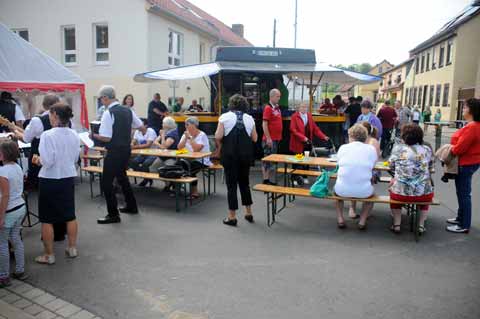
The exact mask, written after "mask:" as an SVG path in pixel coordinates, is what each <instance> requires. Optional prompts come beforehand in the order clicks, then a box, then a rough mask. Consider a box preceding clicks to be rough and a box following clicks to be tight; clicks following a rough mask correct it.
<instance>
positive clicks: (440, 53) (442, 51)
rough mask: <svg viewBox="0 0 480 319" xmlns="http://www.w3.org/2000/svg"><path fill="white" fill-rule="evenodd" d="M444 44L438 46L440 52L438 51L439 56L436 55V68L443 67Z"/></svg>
mask: <svg viewBox="0 0 480 319" xmlns="http://www.w3.org/2000/svg"><path fill="white" fill-rule="evenodd" d="M444 61H445V43H442V45H441V46H440V51H439V54H438V68H439V69H440V68H443V66H444V65H445V62H444Z"/></svg>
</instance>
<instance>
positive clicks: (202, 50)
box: [199, 43, 206, 63]
mask: <svg viewBox="0 0 480 319" xmlns="http://www.w3.org/2000/svg"><path fill="white" fill-rule="evenodd" d="M199 53H200V63H204V62H206V56H205V43H200V52H199Z"/></svg>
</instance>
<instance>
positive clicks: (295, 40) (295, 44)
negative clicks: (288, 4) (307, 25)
mask: <svg viewBox="0 0 480 319" xmlns="http://www.w3.org/2000/svg"><path fill="white" fill-rule="evenodd" d="M297 9H298V0H295V24H294V27H295V39H294V41H293V47H294V48H296V47H297V12H298V11H297Z"/></svg>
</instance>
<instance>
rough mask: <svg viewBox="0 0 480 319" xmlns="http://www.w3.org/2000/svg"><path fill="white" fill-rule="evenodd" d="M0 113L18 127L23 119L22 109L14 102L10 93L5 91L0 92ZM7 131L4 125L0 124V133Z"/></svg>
mask: <svg viewBox="0 0 480 319" xmlns="http://www.w3.org/2000/svg"><path fill="white" fill-rule="evenodd" d="M0 115H1V116H2V117H4V118H6V119H7V120H8V121H9V122H14V123H15V124H16V125H18V126H20V127H21V126H22V125H23V122H24V121H25V115H23V112H22V109H21V108H20V106H18V105H17V103H16V102H15V100H14V99H13V97H12V94H11V93H10V92H6V91H5V92H2V93H1V94H0ZM9 131H10V130H9V129H8V128H7V127H6V126H0V133H3V132H9Z"/></svg>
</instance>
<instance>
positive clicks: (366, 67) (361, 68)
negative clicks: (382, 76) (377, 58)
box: [335, 63, 372, 73]
mask: <svg viewBox="0 0 480 319" xmlns="http://www.w3.org/2000/svg"><path fill="white" fill-rule="evenodd" d="M335 67H337V68H341V69H346V70H350V71H355V72H360V73H368V71H370V69H371V68H372V65H371V64H370V63H362V64H350V65H348V66H346V65H343V64H337V65H335Z"/></svg>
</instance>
